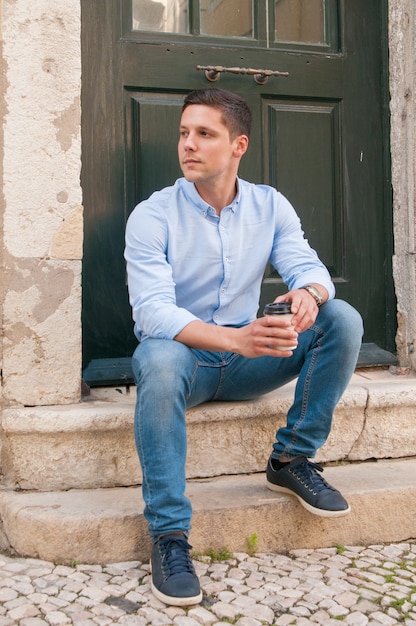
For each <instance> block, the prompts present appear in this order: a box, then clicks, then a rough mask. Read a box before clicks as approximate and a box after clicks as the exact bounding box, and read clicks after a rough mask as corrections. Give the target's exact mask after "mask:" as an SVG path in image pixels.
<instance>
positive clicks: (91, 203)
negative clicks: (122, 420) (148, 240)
mask: <svg viewBox="0 0 416 626" xmlns="http://www.w3.org/2000/svg"><path fill="white" fill-rule="evenodd" d="M81 6H82V24H83V37H82V45H83V86H82V113H83V117H82V130H83V167H82V184H83V190H84V207H85V249H84V271H83V298H84V301H83V330H84V363H85V365H87V364H88V363H89V362H90V361H91V360H95V359H117V358H120V357H128V356H130V355H131V353H132V352H133V350H134V347H135V345H136V341H135V338H134V336H133V326H132V322H131V311H130V307H129V304H128V297H127V289H126V281H125V266H124V259H123V248H124V227H125V222H126V219H127V216H128V214H129V213H130V212H131V211H132V209H133V208H134V206H135V204H137V202H138V201H140V200H142V199H144V198H146V197H147V196H148V195H150V194H151V193H152V192H153V191H154V190H156V189H160V188H161V187H163V186H166V185H169V184H172V183H173V181H174V180H175V179H176V178H177V177H178V176H180V175H181V173H180V169H179V166H178V164H177V152H176V145H177V139H178V130H177V129H178V123H179V119H180V111H181V104H182V101H183V97H184V94H186V93H187V92H188V91H190V90H192V89H197V88H203V87H209V86H218V87H221V88H225V89H229V90H232V91H235V92H237V93H239V94H241V95H242V96H243V97H245V98H246V100H247V101H248V103H249V105H250V107H251V109H252V111H253V116H254V127H253V135H252V139H251V142H250V148H249V151H248V154H247V155H246V156H245V157H244V159H243V162H242V165H241V170H240V175H241V176H242V177H244V178H246V179H248V180H250V181H253V182H266V183H269V184H271V185H274V186H276V187H277V188H278V189H279V190H280V191H282V193H284V194H285V195H286V196H287V197H288V198H289V199H290V200H291V201H292V203H293V204H294V206H295V208H296V209H297V211H298V213H299V215H300V217H301V220H302V223H303V226H304V230H305V233H306V235H307V237H308V239H309V241H310V242H311V244H312V246H313V247H314V248H315V249H316V250H317V251H318V254H319V256H320V257H321V259H322V260H323V261H324V262H325V264H326V265H327V267H328V268H329V270H330V272H331V274H332V276H333V279H334V281H335V283H336V287H337V294H338V297H340V298H344V299H346V300H348V301H349V302H351V303H352V304H353V305H354V306H356V307H357V308H358V310H359V311H360V312H361V314H362V315H363V317H364V321H365V329H366V334H365V341H366V342H374V343H376V344H377V345H379V346H381V347H383V348H386V349H389V350H392V349H394V333H395V324H394V310H395V303H394V296H393V288H392V272H391V249H392V244H391V240H392V224H391V200H390V195H389V180H388V175H387V172H388V154H389V148H388V113H387V88H386V83H387V80H386V71H387V62H386V58H387V53H386V45H387V44H386V13H387V8H386V7H387V0H366V2H363V1H362V0H344V1H343V2H342V1H338V0H257V1H254V0H191V1H189V2H188V0H161V1H159V2H156V1H154V2H153V1H152V0H105V1H97V0H82V2H81ZM198 66H203V67H206V66H222V67H227V68H236V67H237V68H238V67H239V68H246V69H247V68H254V69H264V70H266V69H270V70H280V71H282V72H287V73H288V76H287V77H270V78H269V79H268V80H267V82H266V83H264V84H259V83H258V82H256V80H255V79H254V77H253V76H252V75H250V74H247V73H240V74H238V73H232V72H228V71H223V72H221V73H220V74H217V77H218V80H217V81H216V82H210V81H209V80H208V79H207V75H206V73H205V71H204V70H201V69H197V68H198ZM259 245H261V242H259ZM284 289H285V288H284V286H283V285H282V284H281V281H280V278H279V276H278V275H276V274H275V273H274V272H273V271H270V269H267V271H266V274H265V280H264V287H263V295H262V303H263V302H265V301H269V300H272V299H273V298H274V297H275V296H276V295H277V294H278V293H281V292H282V291H284Z"/></svg>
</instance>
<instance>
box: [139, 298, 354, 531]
mask: <svg viewBox="0 0 416 626" xmlns="http://www.w3.org/2000/svg"><path fill="white" fill-rule="evenodd" d="M362 332H363V328H362V320H361V317H360V315H359V313H357V311H356V310H355V309H353V308H352V307H351V306H350V305H349V304H347V303H346V302H343V301H342V300H330V301H329V302H327V303H326V304H324V305H323V306H322V307H321V308H320V309H319V314H318V317H317V319H316V321H315V323H314V325H313V326H311V328H309V329H308V330H307V331H305V332H303V333H301V334H300V335H299V339H298V347H297V348H296V350H295V351H294V352H293V355H292V356H291V357H288V358H277V357H268V356H266V357H258V358H254V359H249V358H246V357H243V356H240V355H238V354H234V353H229V352H225V353H224V352H208V351H202V350H194V349H191V348H188V347H187V346H185V345H183V344H182V343H179V342H177V341H170V340H163V339H145V340H144V341H143V342H142V343H141V344H140V345H139V346H138V347H137V349H136V351H135V353H134V355H133V359H132V365H133V372H134V376H135V380H136V384H137V402H136V409H135V422H134V432H135V440H136V446H137V451H138V454H139V458H140V463H141V467H142V472H143V486H142V489H143V498H144V501H145V504H146V506H145V512H144V514H145V517H146V519H147V521H148V522H149V530H150V533H151V535H152V537H153V538H154V539H155V538H157V537H158V536H160V535H163V534H166V533H168V532H174V531H182V532H184V533H185V534H188V532H189V529H190V527H191V516H192V509H191V504H190V502H189V500H188V499H187V498H186V497H185V461H186V444H187V442H186V423H185V411H186V409H188V408H190V407H193V406H196V405H198V404H201V403H202V402H207V401H211V400H248V399H251V398H255V397H257V396H260V395H262V394H265V393H268V392H270V391H272V390H273V389H277V388H278V387H281V386H282V385H285V384H286V383H288V382H289V381H291V380H293V379H295V378H298V380H297V384H296V389H295V396H294V402H293V405H292V406H291V408H290V409H289V411H288V414H287V421H286V425H285V426H284V427H282V428H280V429H279V430H278V431H277V433H276V441H275V443H274V444H273V450H272V456H273V457H275V458H277V459H279V458H281V457H284V458H286V459H290V458H293V457H296V456H306V457H310V458H313V457H314V456H315V454H316V451H317V450H318V448H320V447H321V446H322V445H323V444H324V443H325V441H326V439H327V437H328V435H329V432H330V429H331V423H332V415H333V411H334V409H335V406H336V404H337V403H338V401H339V399H340V397H341V395H342V394H343V392H344V390H345V388H346V386H347V385H348V382H349V380H350V378H351V376H352V374H353V372H354V368H355V366H356V362H357V357H358V353H359V350H360V346H361V339H362Z"/></svg>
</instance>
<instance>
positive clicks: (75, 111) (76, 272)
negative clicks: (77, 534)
mask: <svg viewBox="0 0 416 626" xmlns="http://www.w3.org/2000/svg"><path fill="white" fill-rule="evenodd" d="M1 9H2V34H3V59H2V69H3V73H4V80H5V84H4V93H3V113H4V116H3V133H4V140H3V145H4V152H3V214H4V229H3V246H2V248H3V255H4V256H3V276H2V283H3V289H4V299H3V335H2V344H3V346H2V347H3V365H2V375H3V377H2V386H3V402H4V404H9V405H10V404H23V405H44V404H65V403H70V402H77V401H78V400H79V398H80V378H81V321H80V310H81V258H82V204H81V203H82V199H81V187H80V163H81V147H80V142H81V138H80V80H81V54H80V2H79V0H36V2H28V1H27V0H1Z"/></svg>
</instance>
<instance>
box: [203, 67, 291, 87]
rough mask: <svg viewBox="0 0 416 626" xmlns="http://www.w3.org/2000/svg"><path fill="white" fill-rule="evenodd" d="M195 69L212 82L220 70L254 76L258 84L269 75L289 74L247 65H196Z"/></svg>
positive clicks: (262, 83)
mask: <svg viewBox="0 0 416 626" xmlns="http://www.w3.org/2000/svg"><path fill="white" fill-rule="evenodd" d="M196 69H197V70H202V71H203V72H205V78H206V79H207V80H209V81H210V82H212V83H214V82H215V81H216V80H218V79H219V77H220V76H221V72H229V73H230V74H248V75H249V76H254V80H255V81H256V83H257V84H259V85H264V84H265V83H267V81H268V80H269V76H289V72H279V71H278V70H254V69H252V68H249V67H224V66H223V65H197V66H196Z"/></svg>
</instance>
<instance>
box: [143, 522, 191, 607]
mask: <svg viewBox="0 0 416 626" xmlns="http://www.w3.org/2000/svg"><path fill="white" fill-rule="evenodd" d="M191 548H192V546H190V545H189V543H188V542H187V540H186V539H185V536H184V535H183V534H182V533H172V534H169V535H163V536H162V537H160V539H158V541H156V543H154V544H153V548H152V557H151V568H152V584H151V586H152V591H153V593H154V595H155V596H156V598H158V600H161V601H162V602H164V603H165V604H170V605H171V606H190V605H192V604H198V603H199V602H201V600H202V592H201V588H200V586H199V580H198V577H197V575H196V573H195V569H194V566H193V563H192V559H191V557H190V554H189V550H190V549H191Z"/></svg>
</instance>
